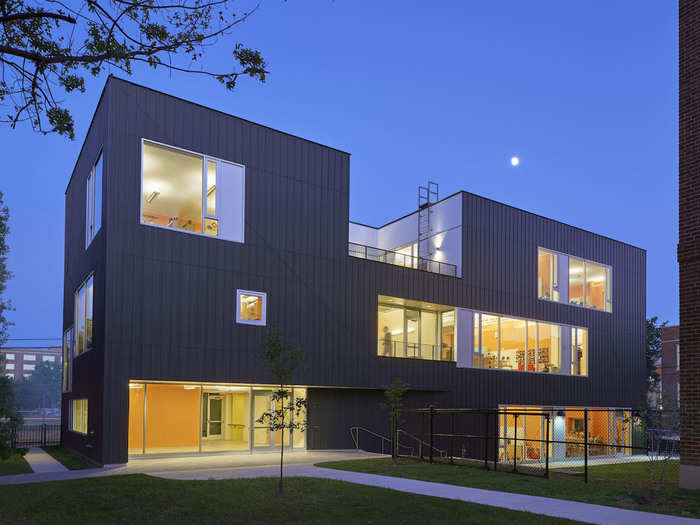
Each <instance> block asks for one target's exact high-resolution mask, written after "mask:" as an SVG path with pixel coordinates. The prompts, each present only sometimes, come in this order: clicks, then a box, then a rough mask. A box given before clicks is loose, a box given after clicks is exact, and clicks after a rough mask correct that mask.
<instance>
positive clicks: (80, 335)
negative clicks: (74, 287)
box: [75, 275, 93, 355]
mask: <svg viewBox="0 0 700 525" xmlns="http://www.w3.org/2000/svg"><path fill="white" fill-rule="evenodd" d="M92 303H93V276H92V275H91V276H90V277H89V278H88V280H87V281H85V283H83V285H82V286H81V287H80V288H79V289H78V291H77V292H75V335H76V344H75V355H80V354H82V353H83V352H84V351H85V350H89V349H90V348H92V344H93V333H92V317H93V314H92V310H93V308H92Z"/></svg>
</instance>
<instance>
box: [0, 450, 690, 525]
mask: <svg viewBox="0 0 700 525" xmlns="http://www.w3.org/2000/svg"><path fill="white" fill-rule="evenodd" d="M377 456H378V455H377V454H367V453H362V452H356V451H333V452H330V451H329V452H318V451H313V452H297V453H292V454H289V456H288V457H287V460H286V462H285V476H304V477H313V478H325V479H335V480H339V481H347V482H350V483H358V484H361V485H369V486H374V487H382V488H388V489H392V490H397V491H400V492H406V493H411V494H422V495H426V496H436V497H439V498H448V499H454V500H460V501H468V502H472V503H480V504H483V505H491V506H493V507H501V508H507V509H512V510H519V511H525V512H532V513H535V514H544V515H547V516H553V517H559V518H568V519H573V520H578V521H584V522H588V523H600V524H606V525H607V524H615V525H618V524H621V525H626V524H630V525H652V524H654V525H657V524H667V523H668V524H671V525H676V524H677V525H681V524H691V523H692V524H695V525H698V524H700V520H695V519H690V518H681V517H676V516H668V515H661V514H652V513H648V512H639V511H634V510H625V509H618V508H615V507H606V506H602V505H591V504H588V503H580V502H576V501H569V500H560V499H554V498H544V497H539V496H528V495H525V494H513V493H509V492H499V491H494V490H484V489H475V488H470V487H459V486H456V485H447V484H443V483H432V482H428V481H418V480H413V479H405V478H395V477H390V476H378V475H375V474H363V473H359V472H349V471H344V470H334V469H327V468H320V467H316V466H314V463H318V462H320V461H334V460H337V461H341V460H344V459H360V458H363V457H377ZM278 459H279V457H278V456H277V455H276V454H270V455H267V454H256V455H245V456H241V455H225V456H223V455H215V456H206V457H202V456H200V457H187V458H163V459H138V460H131V461H130V462H129V463H128V464H127V465H118V466H113V467H107V468H103V469H88V470H74V471H68V472H48V473H43V474H20V475H16V476H2V477H0V485H4V484H17V483H33V482H38V481H59V480H66V479H78V478H85V477H101V476H113V475H121V474H136V473H142V474H149V475H152V476H156V477H161V478H167V479H182V480H191V479H201V480H207V479H232V478H258V477H274V476H277V475H278V474H279V464H278V463H277V461H278Z"/></svg>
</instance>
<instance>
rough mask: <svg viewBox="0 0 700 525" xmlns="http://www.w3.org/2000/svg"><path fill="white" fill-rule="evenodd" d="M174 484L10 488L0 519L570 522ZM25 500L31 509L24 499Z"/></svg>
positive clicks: (434, 502)
mask: <svg viewBox="0 0 700 525" xmlns="http://www.w3.org/2000/svg"><path fill="white" fill-rule="evenodd" d="M276 487H277V480H276V479H273V478H260V479H230V480H208V481H179V480H169V479H160V478H154V477H150V476H146V475H143V474H135V475H128V476H113V477H103V478H88V479H78V480H70V481H58V482H50V483H32V484H27V485H8V486H5V487H2V490H0V509H2V519H3V520H4V522H6V523H13V524H29V523H31V524H51V525H61V524H72V523H76V524H80V525H85V524H90V523H100V524H103V523H107V524H109V523H129V524H133V523H149V524H159V523H164V524H165V523H167V524H173V525H177V524H187V525H190V524H192V523H198V524H200V523H204V524H210V523H227V524H228V523H257V524H264V523H287V524H291V523H332V524H333V525H339V524H345V523H382V524H384V523H397V524H401V525H409V524H414V523H415V524H420V525H423V524H425V523H448V522H449V523H504V522H514V523H518V524H530V523H531V524H540V523H575V522H572V521H568V520H563V519H558V518H550V517H547V516H542V515H538V514H531V513H527V512H519V511H512V510H506V509H499V508H494V507H488V506H485V505H477V504H475V503H465V502H460V501H454V500H447V499H441V498H433V497H429V496H420V495H415V494H404V493H401V492H396V491H393V490H389V489H384V488H377V487H367V486H362V485H354V484H351V483H345V482H342V481H335V480H326V479H314V478H287V479H286V481H285V492H284V494H282V495H277V494H276V493H275V491H276ZM28 501H31V505H27V502H28Z"/></svg>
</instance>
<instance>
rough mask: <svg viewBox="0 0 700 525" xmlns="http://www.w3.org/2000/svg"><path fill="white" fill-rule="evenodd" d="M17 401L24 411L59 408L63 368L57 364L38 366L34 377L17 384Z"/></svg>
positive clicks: (33, 374)
mask: <svg viewBox="0 0 700 525" xmlns="http://www.w3.org/2000/svg"><path fill="white" fill-rule="evenodd" d="M15 390H16V399H17V403H18V405H19V406H20V407H21V408H22V410H34V409H36V408H57V407H59V406H60V403H61V367H60V366H58V365H57V364H56V363H49V362H46V361H45V362H43V363H39V364H38V365H36V367H35V368H34V371H33V372H32V375H31V376H29V378H27V379H21V380H20V381H18V382H17V383H16V384H15Z"/></svg>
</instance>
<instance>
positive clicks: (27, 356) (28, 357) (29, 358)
mask: <svg viewBox="0 0 700 525" xmlns="http://www.w3.org/2000/svg"><path fill="white" fill-rule="evenodd" d="M22 360H23V361H36V356H35V355H34V354H24V357H23V358H22Z"/></svg>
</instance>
